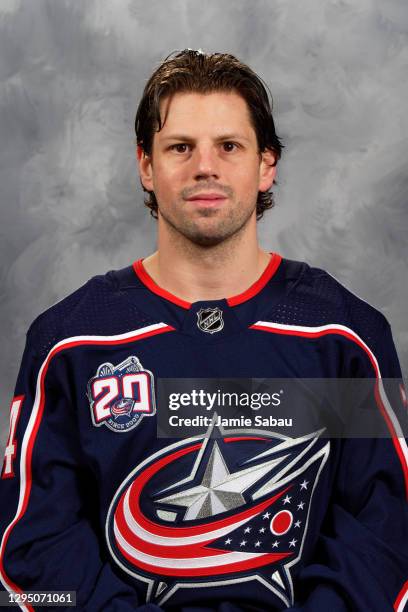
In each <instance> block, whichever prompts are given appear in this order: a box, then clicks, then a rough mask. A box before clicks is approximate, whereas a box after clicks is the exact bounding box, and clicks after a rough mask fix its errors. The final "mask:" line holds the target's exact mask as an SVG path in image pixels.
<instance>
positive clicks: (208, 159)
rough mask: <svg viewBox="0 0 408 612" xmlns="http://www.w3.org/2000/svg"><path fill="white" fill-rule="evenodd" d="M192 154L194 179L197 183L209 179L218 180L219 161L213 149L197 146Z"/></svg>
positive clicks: (211, 147) (207, 146)
mask: <svg viewBox="0 0 408 612" xmlns="http://www.w3.org/2000/svg"><path fill="white" fill-rule="evenodd" d="M194 153H195V155H194V157H195V159H194V163H195V166H194V178H195V179H196V180H197V181H199V180H202V179H208V178H210V177H213V178H219V160H218V156H217V151H216V149H215V147H213V146H210V145H203V146H200V147H199V146H197V147H196V149H195V151H194Z"/></svg>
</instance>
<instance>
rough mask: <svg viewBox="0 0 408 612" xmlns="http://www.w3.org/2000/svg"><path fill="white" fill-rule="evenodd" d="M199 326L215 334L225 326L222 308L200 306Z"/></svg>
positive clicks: (198, 314) (204, 330) (202, 329)
mask: <svg viewBox="0 0 408 612" xmlns="http://www.w3.org/2000/svg"><path fill="white" fill-rule="evenodd" d="M197 319H198V320H197V327H198V329H201V331H203V332H207V333H208V334H215V333H216V332H219V331H221V330H222V328H223V327H224V320H223V318H222V310H221V309H220V308H218V306H217V307H216V308H200V310H199V311H198V312H197Z"/></svg>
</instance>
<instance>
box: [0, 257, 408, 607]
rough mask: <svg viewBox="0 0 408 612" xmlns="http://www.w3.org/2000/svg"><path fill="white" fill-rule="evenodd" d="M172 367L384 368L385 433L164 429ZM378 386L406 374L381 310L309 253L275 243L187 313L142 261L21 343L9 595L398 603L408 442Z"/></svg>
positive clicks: (5, 525)
mask: <svg viewBox="0 0 408 612" xmlns="http://www.w3.org/2000/svg"><path fill="white" fill-rule="evenodd" d="M180 377H181V378H195V379H200V378H232V379H235V378H245V379H248V378H373V379H376V381H377V383H378V384H377V386H376V402H377V404H378V410H379V411H380V413H381V415H382V416H383V418H384V420H385V423H386V426H387V428H388V429H389V432H390V436H389V438H387V439H386V438H383V439H371V438H370V439H355V438H354V439H352V438H350V439H327V438H323V437H321V436H320V435H319V433H318V432H317V433H316V432H310V434H308V435H305V436H302V437H300V438H291V437H288V436H280V435H279V434H276V435H274V433H273V432H271V433H270V434H269V435H267V434H264V435H257V434H256V433H254V432H253V431H251V432H246V430H245V428H243V429H240V430H239V431H228V430H225V431H223V432H222V435H221V436H220V437H218V438H216V439H215V438H212V437H206V436H194V437H187V438H181V439H165V438H159V437H158V436H157V427H156V425H157V422H156V421H157V410H158V405H157V402H156V391H157V381H158V380H159V379H164V378H180ZM384 378H398V379H399V378H401V371H400V367H399V364H398V358H397V355H396V352H395V348H394V344H393V340H392V335H391V331H390V326H389V324H388V322H387V321H386V319H385V318H384V316H383V315H382V314H381V313H380V312H378V311H377V310H376V309H374V308H372V307H371V306H370V305H368V304H367V303H365V302H364V301H362V300H360V299H359V298H357V297H356V296H355V295H354V294H352V293H351V292H349V291H348V290H347V289H345V288H344V287H343V286H342V285H341V284H340V283H339V282H338V281H336V280H335V279H334V278H333V277H331V276H330V275H329V274H327V273H326V272H324V271H323V270H320V269H316V268H311V267H309V266H308V265H307V264H305V263H301V262H295V261H290V260H286V259H282V258H281V257H280V256H279V255H277V254H274V255H272V257H271V260H270V263H269V265H268V267H267V268H266V270H265V271H264V273H263V274H262V276H261V277H260V278H259V280H258V281H257V282H256V283H255V284H254V285H253V286H252V287H250V288H249V289H248V290H247V291H245V292H244V293H242V294H240V295H237V296H234V297H232V298H226V299H222V300H211V301H200V302H195V303H191V304H190V303H188V302H186V301H183V300H180V299H178V298H176V297H175V296H173V295H171V294H169V293H168V292H167V291H165V290H163V289H162V288H160V287H159V286H157V285H156V284H155V283H154V282H153V280H152V279H151V278H150V277H149V276H148V274H147V273H146V271H145V270H144V268H143V264H142V262H141V261H139V262H136V263H135V264H134V265H133V266H129V267H127V268H125V269H123V270H118V271H111V272H109V273H107V274H106V275H104V276H97V277H94V278H92V279H91V280H90V281H88V282H87V283H86V284H85V285H84V286H83V287H81V288H80V289H78V290H77V291H76V292H74V293H73V294H71V295H70V296H69V297H67V298H65V299H64V300H62V301H61V302H59V303H58V304H56V305H55V306H53V307H52V308H50V309H49V310H47V311H46V312H45V313H43V314H42V315H40V316H39V317H38V318H37V319H36V320H35V321H34V323H33V324H32V326H31V327H30V329H29V331H28V334H27V343H26V348H25V351H24V356H23V359H22V365H21V369H20V373H19V376H18V380H17V384H16V391H15V397H14V399H13V401H12V404H11V412H10V433H9V438H8V442H7V446H6V453H5V458H4V463H3V468H2V474H1V480H0V499H1V519H0V521H1V525H0V526H1V538H2V539H1V549H0V559H1V582H2V585H3V588H4V589H7V590H8V591H10V592H16V593H20V592H28V591H33V590H47V591H52V590H55V591H57V590H74V591H76V593H77V608H78V609H80V610H87V611H99V610H104V611H105V610H112V611H115V612H116V611H117V612H119V611H121V612H122V611H123V612H127V611H129V612H130V611H131V610H135V609H137V610H146V611H148V610H149V611H152V612H153V611H155V610H169V611H176V610H177V611H178V610H181V611H182V612H190V611H191V612H193V611H196V612H207V611H210V610H218V611H219V612H233V611H240V610H253V611H254V610H258V611H260V610H268V611H273V610H283V609H290V610H305V611H306V610H308V611H313V612H316V611H320V610H331V611H332V612H340V611H341V612H343V611H345V610H356V611H360V610H361V611H363V610H364V611H367V610H370V611H378V612H380V611H381V612H384V611H385V610H392V609H393V608H394V609H396V610H399V611H401V610H402V609H403V607H404V604H405V603H406V600H407V597H408V595H407V590H408V584H407V582H406V581H407V577H408V516H407V501H406V500H407V490H408V469H407V464H408V451H407V445H406V442H405V440H404V438H403V437H402V435H401V430H400V428H399V424H398V421H397V419H396V416H395V413H394V411H393V408H392V406H391V403H390V402H389V401H388V398H387V395H386V392H385V389H384V386H383V385H382V383H381V381H382V379H384ZM400 401H401V402H402V403H404V402H405V403H406V396H405V395H404V388H403V386H401V399H400ZM404 585H405V586H404ZM21 607H22V609H24V610H32V609H34V608H33V607H31V606H30V605H21Z"/></svg>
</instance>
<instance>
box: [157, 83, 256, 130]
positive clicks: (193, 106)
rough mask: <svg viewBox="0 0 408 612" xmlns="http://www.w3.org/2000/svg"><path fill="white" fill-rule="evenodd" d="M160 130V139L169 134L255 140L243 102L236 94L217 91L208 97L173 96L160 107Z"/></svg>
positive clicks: (200, 95)
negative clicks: (234, 135) (228, 134)
mask: <svg viewBox="0 0 408 612" xmlns="http://www.w3.org/2000/svg"><path fill="white" fill-rule="evenodd" d="M160 116H161V120H162V129H161V130H160V132H156V135H157V136H158V137H159V138H160V137H161V138H164V137H167V136H168V135H170V134H171V133H173V132H178V133H185V132H186V130H188V131H191V132H193V133H195V134H197V136H198V135H201V134H202V133H207V134H208V133H213V134H215V135H216V134H217V133H219V132H231V133H242V135H243V136H245V137H248V136H249V135H250V134H252V135H253V137H254V138H255V131H254V128H253V126H252V122H251V116H250V112H249V109H248V105H247V103H246V100H245V99H244V98H243V97H242V96H241V95H239V94H238V93H236V92H234V91H232V92H226V91H217V92H211V93H206V94H203V93H196V92H194V93H192V92H182V93H176V94H174V95H173V96H171V97H169V98H165V99H164V100H162V102H161V104H160Z"/></svg>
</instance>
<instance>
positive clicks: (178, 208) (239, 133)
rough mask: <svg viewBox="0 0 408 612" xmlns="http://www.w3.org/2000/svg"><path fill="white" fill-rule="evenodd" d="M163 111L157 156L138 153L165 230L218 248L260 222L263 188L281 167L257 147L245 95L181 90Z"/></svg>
mask: <svg viewBox="0 0 408 612" xmlns="http://www.w3.org/2000/svg"><path fill="white" fill-rule="evenodd" d="M160 110H161V117H162V120H164V126H163V128H162V129H161V130H160V131H159V132H155V134H154V139H153V146H152V152H151V155H150V156H145V155H144V154H142V153H141V151H139V168H140V176H141V180H142V182H143V185H144V187H145V188H146V189H147V190H148V191H154V193H155V196H156V199H157V202H158V207H159V231H167V230H170V228H173V230H176V232H178V233H179V234H181V235H183V236H184V237H185V238H188V239H189V240H190V241H192V242H194V243H195V244H199V245H202V246H213V245H216V244H219V243H220V242H222V241H224V240H226V239H228V238H229V237H231V236H233V235H234V234H236V233H237V232H239V231H240V230H243V229H244V228H245V227H248V226H249V225H250V224H251V223H252V224H255V223H256V200H257V196H258V191H267V190H268V189H269V188H270V187H271V185H272V183H273V178H274V176H275V170H276V169H275V168H274V167H273V166H272V164H273V163H274V156H273V153H271V152H270V151H267V152H265V153H262V154H260V153H259V150H258V144H257V138H256V134H255V130H254V128H253V126H252V123H251V121H250V115H249V110H248V107H247V104H246V102H245V100H244V99H243V98H242V97H241V96H240V95H239V94H237V93H235V92H214V93H210V94H199V93H178V94H175V95H174V96H173V97H172V98H169V99H165V100H164V101H163V102H162V105H161V109H160ZM169 226H170V227H169ZM173 233H174V232H173Z"/></svg>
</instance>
